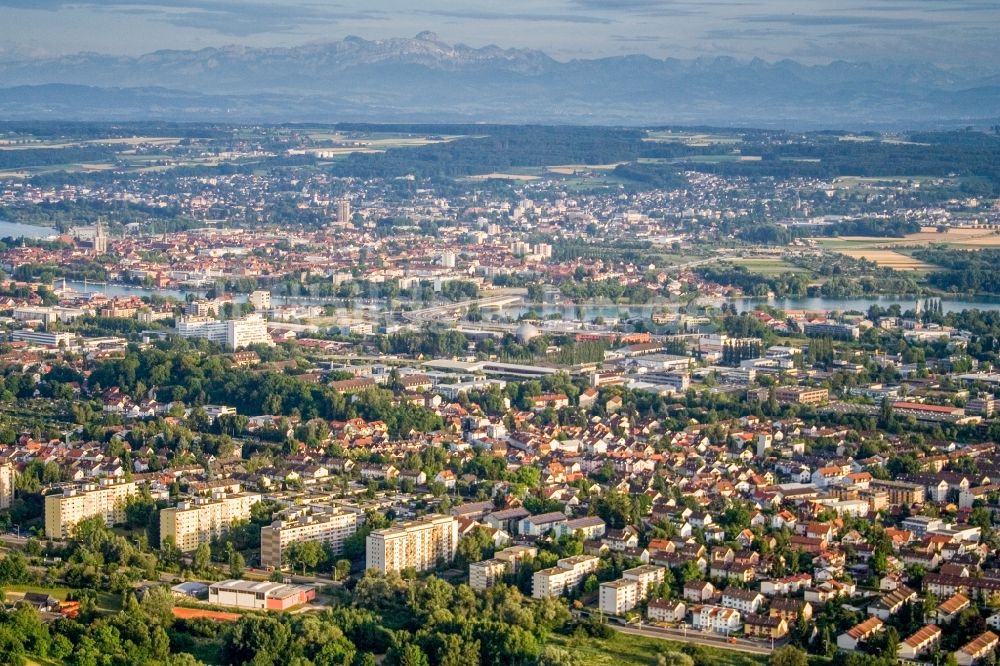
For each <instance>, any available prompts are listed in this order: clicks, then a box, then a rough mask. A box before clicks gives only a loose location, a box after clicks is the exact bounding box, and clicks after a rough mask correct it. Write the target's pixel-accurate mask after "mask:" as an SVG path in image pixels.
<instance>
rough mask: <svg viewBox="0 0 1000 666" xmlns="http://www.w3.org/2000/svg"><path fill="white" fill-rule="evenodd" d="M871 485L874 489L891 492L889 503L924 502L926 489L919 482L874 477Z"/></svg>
mask: <svg viewBox="0 0 1000 666" xmlns="http://www.w3.org/2000/svg"><path fill="white" fill-rule="evenodd" d="M870 486H871V488H872V489H873V490H884V491H885V492H886V493H888V494H889V504H891V505H902V504H923V503H924V498H925V494H926V493H925V490H924V487H923V486H922V485H920V484H919V483H908V482H906V481H894V480H888V479H887V480H882V479H872V480H871V483H870Z"/></svg>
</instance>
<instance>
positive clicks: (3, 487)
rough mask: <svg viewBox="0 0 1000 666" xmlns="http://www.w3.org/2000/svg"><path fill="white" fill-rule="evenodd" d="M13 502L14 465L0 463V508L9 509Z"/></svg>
mask: <svg viewBox="0 0 1000 666" xmlns="http://www.w3.org/2000/svg"><path fill="white" fill-rule="evenodd" d="M13 502H14V465H12V464H10V463H0V509H9V508H10V505H11V504H12V503H13Z"/></svg>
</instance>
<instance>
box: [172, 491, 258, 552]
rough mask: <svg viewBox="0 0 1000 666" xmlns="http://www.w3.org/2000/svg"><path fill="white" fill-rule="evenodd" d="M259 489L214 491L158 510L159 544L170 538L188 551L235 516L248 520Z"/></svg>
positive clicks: (219, 532) (216, 534)
mask: <svg viewBox="0 0 1000 666" xmlns="http://www.w3.org/2000/svg"><path fill="white" fill-rule="evenodd" d="M260 499H261V495H260V494H259V493H229V494H227V493H216V494H215V495H214V496H212V497H199V498H195V499H193V500H188V501H184V502H180V503H178V505H177V506H174V507H169V508H166V509H163V510H162V511H160V545H161V546H162V545H163V544H164V543H166V540H167V539H168V538H171V537H172V538H173V540H174V545H176V546H177V548H179V549H180V550H181V551H183V552H190V551H192V550H194V549H196V548H197V547H198V546H199V545H200V544H203V543H208V542H210V541H211V540H212V539H215V538H218V537H221V536H222V535H223V534H225V533H226V531H228V530H229V526H230V525H232V524H233V523H234V522H236V521H237V520H249V519H250V509H251V507H253V505H254V504H256V503H257V502H259V501H260Z"/></svg>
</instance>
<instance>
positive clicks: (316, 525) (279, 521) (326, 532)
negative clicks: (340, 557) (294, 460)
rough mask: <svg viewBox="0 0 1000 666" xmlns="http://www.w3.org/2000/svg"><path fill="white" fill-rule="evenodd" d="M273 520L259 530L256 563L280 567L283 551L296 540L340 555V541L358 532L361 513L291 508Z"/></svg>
mask: <svg viewBox="0 0 1000 666" xmlns="http://www.w3.org/2000/svg"><path fill="white" fill-rule="evenodd" d="M275 518H276V519H275V521H274V522H272V523H271V524H270V525H267V526H265V527H262V528H260V563H261V564H262V565H263V566H265V567H276V568H278V567H281V566H282V565H283V564H284V562H283V557H284V554H285V550H286V549H287V548H288V547H289V546H290V545H292V544H293V543H298V542H300V541H318V542H320V543H322V544H323V545H324V546H328V547H329V548H330V550H331V551H333V552H334V553H335V554H340V553H342V552H343V550H344V542H345V541H347V538H348V537H350V536H351V535H352V534H354V533H355V532H357V531H358V526H359V524H360V523H361V522H362V521H363V520H364V514H363V513H361V512H360V511H357V512H355V511H345V510H344V509H342V508H340V507H329V506H295V507H291V508H288V509H285V510H284V511H281V512H280V513H279V514H277V515H276V516H275Z"/></svg>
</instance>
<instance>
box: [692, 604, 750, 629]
mask: <svg viewBox="0 0 1000 666" xmlns="http://www.w3.org/2000/svg"><path fill="white" fill-rule="evenodd" d="M741 620H742V618H741V617H740V612H739V611H738V610H736V609H735V608H725V607H724V606H713V605H710V604H705V605H702V606H695V607H694V608H692V609H691V625H692V626H693V627H694V628H695V629H699V630H701V631H714V632H716V633H720V634H726V635H728V634H730V633H733V632H735V631H739V630H740V629H742V628H743V624H742V622H741Z"/></svg>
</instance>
